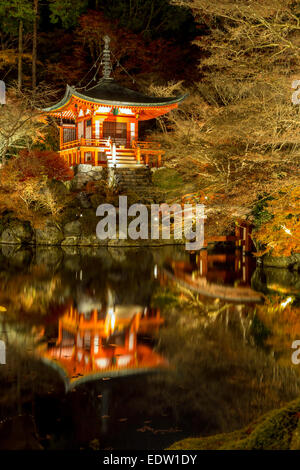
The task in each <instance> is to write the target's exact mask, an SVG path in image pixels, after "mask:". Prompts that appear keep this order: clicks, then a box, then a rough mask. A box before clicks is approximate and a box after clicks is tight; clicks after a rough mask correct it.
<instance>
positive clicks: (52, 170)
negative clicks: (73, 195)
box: [0, 150, 73, 226]
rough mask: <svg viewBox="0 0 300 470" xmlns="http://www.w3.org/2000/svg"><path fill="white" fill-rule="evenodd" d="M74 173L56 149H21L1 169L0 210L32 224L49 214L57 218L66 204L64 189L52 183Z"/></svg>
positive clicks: (47, 216) (70, 176) (44, 218)
mask: <svg viewBox="0 0 300 470" xmlns="http://www.w3.org/2000/svg"><path fill="white" fill-rule="evenodd" d="M72 177H73V172H72V171H71V170H70V169H69V167H68V165H67V164H66V163H65V162H64V160H63V159H62V158H61V157H60V156H59V154H57V153H56V152H50V151H37V150H35V151H31V152H28V151H21V152H20V154H19V155H18V156H17V157H14V158H11V159H10V160H9V162H8V163H7V164H6V165H5V166H3V167H2V168H1V170H0V212H2V213H4V212H6V211H9V212H13V213H14V215H15V217H17V218H19V219H21V220H28V221H30V222H32V224H33V225H35V226H38V225H41V224H43V223H44V222H45V221H46V220H47V218H49V215H50V216H51V217H53V219H57V218H58V217H59V215H60V214H61V212H62V210H63V209H64V207H65V206H66V204H67V203H68V200H69V197H68V195H67V194H66V193H67V191H66V190H65V189H63V188H62V186H61V185H59V184H55V182H54V183H53V179H54V178H55V180H56V181H66V180H68V179H71V178H72Z"/></svg>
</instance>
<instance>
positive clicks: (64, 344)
mask: <svg viewBox="0 0 300 470" xmlns="http://www.w3.org/2000/svg"><path fill="white" fill-rule="evenodd" d="M162 323H163V319H162V318H161V317H160V312H159V311H158V310H152V309H148V308H144V307H142V306H138V305H128V306H126V305H122V306H121V305H116V306H114V307H108V308H107V310H106V311H103V310H102V309H101V310H97V309H93V310H92V311H90V312H88V313H81V312H79V311H78V310H77V309H76V308H74V307H73V306H70V307H69V308H68V310H67V312H66V313H65V314H64V315H63V316H62V317H61V318H60V319H59V324H58V339H57V342H56V345H55V346H53V347H50V348H48V349H47V351H45V352H44V353H43V356H44V358H45V359H48V360H50V361H51V362H53V360H54V361H55V362H56V364H57V366H58V367H59V369H61V370H60V371H61V372H63V375H64V377H65V379H66V380H67V381H68V382H69V383H68V387H69V384H71V385H74V384H75V381H76V385H77V384H78V383H79V382H83V381H86V380H91V379H94V378H101V377H102V378H103V377H106V376H111V375H126V374H129V373H136V372H142V371H144V370H148V369H150V368H156V367H160V366H164V365H166V361H165V360H164V359H163V358H162V357H161V356H160V355H158V354H157V353H155V352H154V351H153V348H152V347H151V346H149V345H147V344H143V343H142V342H141V341H140V339H139V337H138V335H141V334H142V335H151V334H153V333H155V331H157V330H158V328H159V326H160V325H161V324H162Z"/></svg>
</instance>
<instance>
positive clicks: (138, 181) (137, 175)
mask: <svg viewBox="0 0 300 470" xmlns="http://www.w3.org/2000/svg"><path fill="white" fill-rule="evenodd" d="M111 171H113V173H114V177H115V181H116V183H117V185H118V187H119V189H120V191H124V192H126V191H128V190H129V191H134V192H136V193H140V192H145V191H147V190H148V191H149V188H151V185H152V180H151V171H150V169H149V168H148V167H146V166H144V165H138V166H136V167H131V168H130V167H127V168H125V167H124V168H122V167H118V168H114V169H111Z"/></svg>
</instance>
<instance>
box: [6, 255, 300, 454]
mask: <svg viewBox="0 0 300 470" xmlns="http://www.w3.org/2000/svg"><path fill="white" fill-rule="evenodd" d="M258 270H259V275H258V274H257V273H258ZM268 276H269V274H268ZM258 277H259V279H260V281H261V280H262V275H261V268H256V266H255V261H254V260H253V259H252V258H251V257H245V256H243V254H242V252H240V251H237V252H236V253H234V252H232V253H228V252H227V253H225V252H223V253H217V252H214V253H207V252H206V251H205V252H200V253H195V254H189V253H187V252H185V251H184V250H181V249H180V248H175V247H167V248H163V249H153V250H150V249H98V248H87V249H82V250H80V249H77V248H65V249H60V248H51V249H47V248H43V249H42V248H38V249H29V248H28V249H23V248H20V249H16V248H13V247H8V246H7V247H3V250H2V255H0V279H1V285H0V306H2V307H3V308H5V309H6V311H3V312H0V320H1V321H0V340H1V341H4V343H5V347H6V364H3V365H0V386H1V394H0V420H1V421H2V422H1V423H0V448H45V449H77V448H100V449H103V448H116V449H122V448H129V449H139V448H141V449H145V448H147V449H154V448H156V449H159V448H164V447H166V446H168V445H169V444H171V443H172V442H173V441H175V440H177V439H180V438H182V437H185V436H188V435H193V434H199V433H201V434H212V433H218V432H225V431H230V430H233V429H236V428H240V427H242V426H243V425H245V424H247V423H249V422H250V421H251V420H252V419H254V418H256V417H257V416H258V415H260V414H261V413H263V412H265V411H266V410H268V409H271V408H275V407H278V406H280V405H281V404H283V403H284V402H286V401H288V400H290V399H292V398H294V397H295V396H297V395H298V393H299V387H300V375H299V373H298V369H297V367H295V366H292V365H291V361H290V353H291V350H290V344H289V343H290V342H291V341H292V340H293V339H299V338H297V334H298V331H300V322H299V321H298V316H297V314H296V313H295V308H294V307H293V306H292V305H290V304H289V305H288V306H287V307H286V309H285V310H283V309H282V308H280V304H278V305H279V307H278V305H277V304H276V305H277V306H274V305H275V304H274V305H273V304H272V302H271V303H270V302H269V303H264V304H258V303H257V302H258V301H259V300H261V294H260V293H258V292H256V291H255V290H254V288H253V286H254V281H253V280H255V282H256V283H257V278H258ZM261 282H262V281H261ZM278 282H279V281H278ZM297 282H298V281H297ZM251 286H252V287H251ZM246 293H247V294H246ZM291 320H292V322H291ZM298 324H299V326H298ZM288 325H291V327H290V328H289V327H288ZM283 327H284V328H283ZM142 372H143V373H142ZM25 429H27V430H28V429H29V430H31V431H30V432H25V431H24V430H25ZM29 436H30V437H29Z"/></svg>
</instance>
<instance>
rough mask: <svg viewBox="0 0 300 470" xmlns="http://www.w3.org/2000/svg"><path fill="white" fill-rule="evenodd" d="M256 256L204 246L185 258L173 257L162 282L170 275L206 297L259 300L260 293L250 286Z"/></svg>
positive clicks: (164, 272) (174, 279) (240, 251)
mask: <svg viewBox="0 0 300 470" xmlns="http://www.w3.org/2000/svg"><path fill="white" fill-rule="evenodd" d="M254 269H255V260H254V259H253V258H252V257H251V256H248V255H246V254H245V253H244V251H242V250H238V249H237V250H235V252H234V253H209V252H208V251H207V250H201V251H200V252H198V253H194V254H191V255H190V257H189V259H186V260H170V261H169V263H167V268H166V269H164V270H163V272H162V273H161V276H160V279H161V282H162V283H163V284H164V283H167V282H168V281H169V280H170V279H172V280H173V281H176V282H177V283H179V284H181V285H183V286H184V287H187V288H190V289H191V290H193V291H195V292H197V293H199V294H202V295H204V296H207V297H214V298H220V299H224V300H229V301H241V302H260V301H261V297H262V296H261V294H259V293H257V292H255V291H254V290H252V289H251V287H250V285H251V276H252V273H253V271H254Z"/></svg>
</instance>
